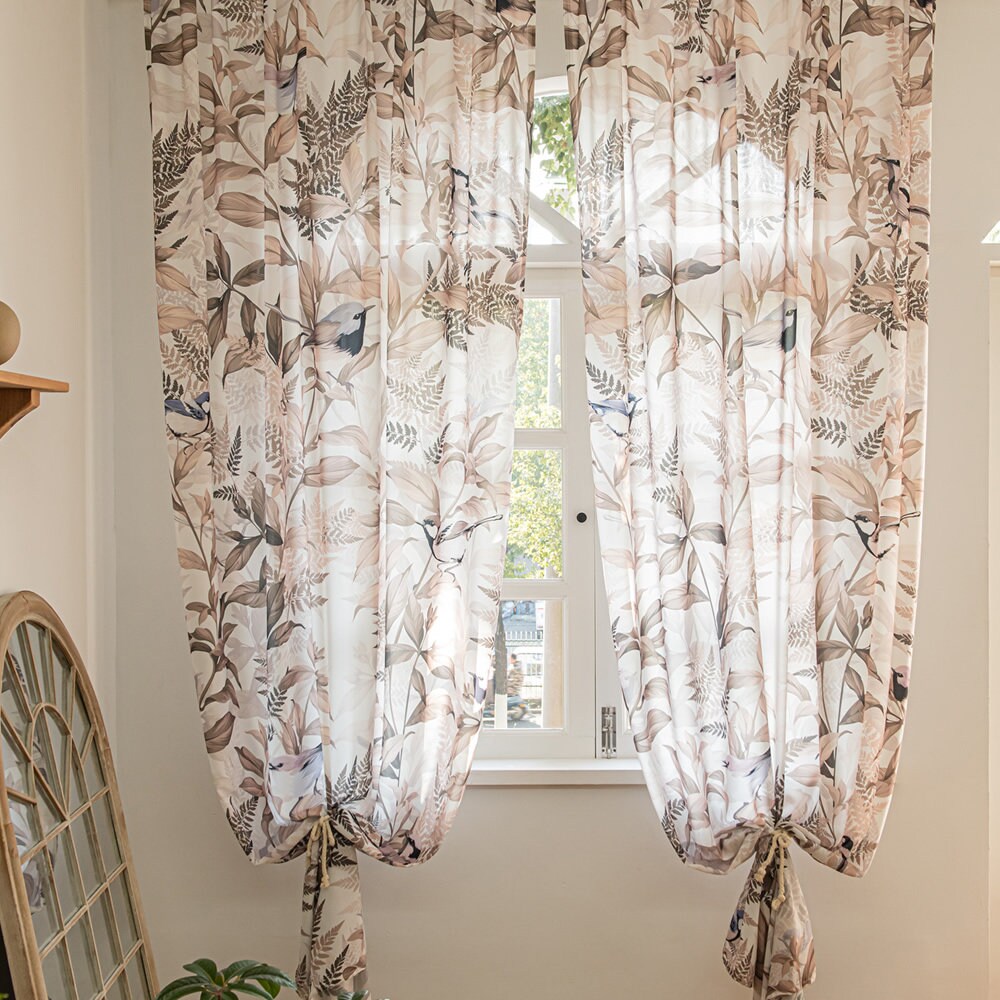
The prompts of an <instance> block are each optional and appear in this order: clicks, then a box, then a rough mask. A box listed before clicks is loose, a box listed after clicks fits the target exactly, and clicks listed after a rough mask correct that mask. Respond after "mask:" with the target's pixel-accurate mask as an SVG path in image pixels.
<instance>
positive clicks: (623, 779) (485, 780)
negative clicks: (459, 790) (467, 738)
mask: <svg viewBox="0 0 1000 1000" xmlns="http://www.w3.org/2000/svg"><path fill="white" fill-rule="evenodd" d="M469 784H470V785H474V786H477V787H480V788H482V787H486V788H497V787H508V788H524V787H530V786H535V785H539V786H544V787H548V788H560V787H566V788H569V787H575V786H581V785H582V786H588V785H589V786H591V787H602V786H610V785H642V784H644V779H643V776H642V769H641V768H640V766H639V761H638V760H636V759H635V758H634V757H616V758H614V759H610V760H603V759H602V760H590V759H578V758H566V759H560V758H557V757H548V758H544V759H539V758H524V759H522V760H518V759H510V758H508V759H494V760H477V761H476V762H475V763H474V764H473V765H472V773H471V774H470V775H469Z"/></svg>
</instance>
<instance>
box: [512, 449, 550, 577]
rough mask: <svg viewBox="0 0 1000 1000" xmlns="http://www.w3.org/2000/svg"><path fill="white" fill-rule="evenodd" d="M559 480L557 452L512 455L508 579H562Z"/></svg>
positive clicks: (528, 451) (526, 451)
mask: <svg viewBox="0 0 1000 1000" xmlns="http://www.w3.org/2000/svg"><path fill="white" fill-rule="evenodd" d="M562 479H563V470H562V452H561V451H559V450H558V449H557V448H549V449H545V448H523V449H518V450H517V451H515V452H514V466H513V471H512V475H511V502H510V531H509V532H508V534H507V559H506V563H505V566H504V575H505V576H506V577H507V578H508V579H510V580H541V579H543V578H550V577H560V576H562V543H563V539H562V534H563V489H562Z"/></svg>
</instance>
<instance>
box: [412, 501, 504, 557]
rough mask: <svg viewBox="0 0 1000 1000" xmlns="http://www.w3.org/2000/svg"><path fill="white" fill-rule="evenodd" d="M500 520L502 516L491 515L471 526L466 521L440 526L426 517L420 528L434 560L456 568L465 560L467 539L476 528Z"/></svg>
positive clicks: (433, 519) (431, 518)
mask: <svg viewBox="0 0 1000 1000" xmlns="http://www.w3.org/2000/svg"><path fill="white" fill-rule="evenodd" d="M502 520H503V514H493V515H491V516H490V517H484V518H480V520H478V521H473V522H472V523H471V524H470V523H469V522H468V521H453V522H451V523H450V524H444V525H442V524H439V523H438V521H437V520H436V519H435V518H433V517H428V518H425V519H424V520H423V521H422V522H421V525H420V526H421V527H422V528H423V529H424V537H425V538H426V539H427V545H428V547H429V548H430V550H431V555H432V556H433V557H434V559H435V560H436V561H437V562H439V563H441V564H442V565H444V566H458V565H460V564H461V562H462V560H463V559H464V558H465V553H466V550H467V549H468V546H469V538H470V537H471V535H472V533H473V532H474V531H475V530H476V528H478V527H480V526H481V525H484V524H489V523H490V522H491V521H502Z"/></svg>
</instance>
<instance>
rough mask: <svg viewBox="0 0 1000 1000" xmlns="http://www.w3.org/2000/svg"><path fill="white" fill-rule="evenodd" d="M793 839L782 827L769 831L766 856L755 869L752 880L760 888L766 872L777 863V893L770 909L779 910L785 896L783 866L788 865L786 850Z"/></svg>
mask: <svg viewBox="0 0 1000 1000" xmlns="http://www.w3.org/2000/svg"><path fill="white" fill-rule="evenodd" d="M794 840H795V838H794V837H793V836H792V835H791V833H790V832H789V831H788V830H787V829H785V828H784V827H778V828H777V829H775V830H772V831H771V843H770V844H769V845H768V849H767V854H765V855H764V860H763V861H761V863H760V864H759V865H758V867H757V871H756V873H755V874H754V878H755V880H756V881H757V882H759V883H760V884H761V885H762V886H763V884H764V879H765V878H766V877H767V870H768V868H770V867H771V865H772V864H774V862H775V861H777V869H778V872H777V874H778V892H777V894H776V895H775V896H774V898H773V899H772V901H771V909H772V910H779V909H781V904H782V903H784V901H785V899H786V896H785V865H786V864H787V863H788V848H789V847H791V846H792V844H793V843H794Z"/></svg>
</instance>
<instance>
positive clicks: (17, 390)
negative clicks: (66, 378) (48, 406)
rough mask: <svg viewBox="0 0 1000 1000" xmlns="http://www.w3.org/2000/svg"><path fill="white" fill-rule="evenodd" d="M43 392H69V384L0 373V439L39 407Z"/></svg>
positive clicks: (32, 376) (31, 376) (14, 373)
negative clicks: (22, 418)
mask: <svg viewBox="0 0 1000 1000" xmlns="http://www.w3.org/2000/svg"><path fill="white" fill-rule="evenodd" d="M43 392H69V383H68V382H57V381H56V380H55V379H51V378H36V377H35V376H34V375H18V374H17V373H16V372H5V371H0V437H3V436H4V434H6V433H7V431H9V430H10V429H11V427H13V426H14V424H16V423H17V422H18V421H19V420H20V419H21V417H23V416H25V415H27V414H28V413H31V411H32V410H34V409H36V408H37V407H38V404H39V403H40V402H41V399H42V393H43Z"/></svg>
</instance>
